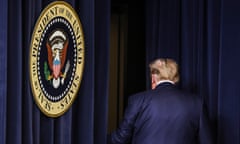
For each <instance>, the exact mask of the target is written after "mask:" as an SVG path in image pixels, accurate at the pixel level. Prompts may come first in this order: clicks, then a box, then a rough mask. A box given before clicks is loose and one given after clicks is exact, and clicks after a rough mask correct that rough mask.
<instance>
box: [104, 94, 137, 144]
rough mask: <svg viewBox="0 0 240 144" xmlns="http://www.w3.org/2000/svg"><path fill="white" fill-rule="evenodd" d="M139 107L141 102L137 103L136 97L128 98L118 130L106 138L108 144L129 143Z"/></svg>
mask: <svg viewBox="0 0 240 144" xmlns="http://www.w3.org/2000/svg"><path fill="white" fill-rule="evenodd" d="M140 105H141V101H139V97H138V95H134V96H131V97H130V98H129V100H128V106H127V108H126V110H125V113H124V118H123V121H122V122H121V124H120V126H119V127H118V129H117V130H116V131H114V132H113V133H112V134H110V135H109V137H108V143H109V144H127V143H128V142H129V141H130V139H131V137H132V134H133V129H134V123H135V120H136V118H137V115H138V112H139V110H140Z"/></svg>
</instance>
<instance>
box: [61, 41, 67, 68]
mask: <svg viewBox="0 0 240 144" xmlns="http://www.w3.org/2000/svg"><path fill="white" fill-rule="evenodd" d="M67 48H68V40H67V41H66V42H65V44H64V47H63V50H62V54H61V69H62V68H63V66H64V64H65V60H66V55H67Z"/></svg>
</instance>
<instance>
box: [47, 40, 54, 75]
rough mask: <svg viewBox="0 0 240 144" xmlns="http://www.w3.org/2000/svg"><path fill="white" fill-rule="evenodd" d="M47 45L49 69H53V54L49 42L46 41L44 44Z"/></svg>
mask: <svg viewBox="0 0 240 144" xmlns="http://www.w3.org/2000/svg"><path fill="white" fill-rule="evenodd" d="M46 46H47V51H48V65H49V67H50V69H51V70H53V55H52V49H51V47H50V45H49V43H48V42H47V44H46Z"/></svg>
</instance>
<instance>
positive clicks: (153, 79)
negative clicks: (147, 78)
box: [151, 74, 157, 89]
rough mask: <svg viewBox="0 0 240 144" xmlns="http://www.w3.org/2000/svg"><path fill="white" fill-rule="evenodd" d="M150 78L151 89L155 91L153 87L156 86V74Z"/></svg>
mask: <svg viewBox="0 0 240 144" xmlns="http://www.w3.org/2000/svg"><path fill="white" fill-rule="evenodd" d="M151 78H152V89H155V87H156V86H157V76H156V74H152V75H151Z"/></svg>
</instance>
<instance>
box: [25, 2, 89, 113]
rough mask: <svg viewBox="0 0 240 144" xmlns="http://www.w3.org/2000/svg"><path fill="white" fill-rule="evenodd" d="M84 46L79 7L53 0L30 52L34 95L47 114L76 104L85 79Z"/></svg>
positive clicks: (38, 26) (34, 35)
mask: <svg viewBox="0 0 240 144" xmlns="http://www.w3.org/2000/svg"><path fill="white" fill-rule="evenodd" d="M84 49H85V48H84V35H83V29H82V25H81V21H80V19H79V17H78V15H77V13H76V12H75V10H74V9H73V8H72V7H71V6H70V5H69V4H68V3H66V2H63V1H57V2H53V3H51V4H49V5H48V6H47V7H46V8H45V9H44V10H43V11H42V13H41V15H40V16H39V18H38V20H37V22H36V24H35V27H34V30H33V33H32V40H31V44H30V56H29V65H30V67H29V70H30V72H29V73H30V83H31V89H32V93H33V97H34V100H35V102H36V104H37V105H38V107H39V109H40V110H41V111H42V112H43V113H44V114H45V115H47V116H49V117H58V116H61V115H63V114H64V113H65V112H66V111H67V110H68V109H69V108H70V106H71V105H72V103H73V101H74V99H75V98H76V96H77V93H78V90H79V87H80V84H81V80H82V74H83V68H84Z"/></svg>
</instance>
